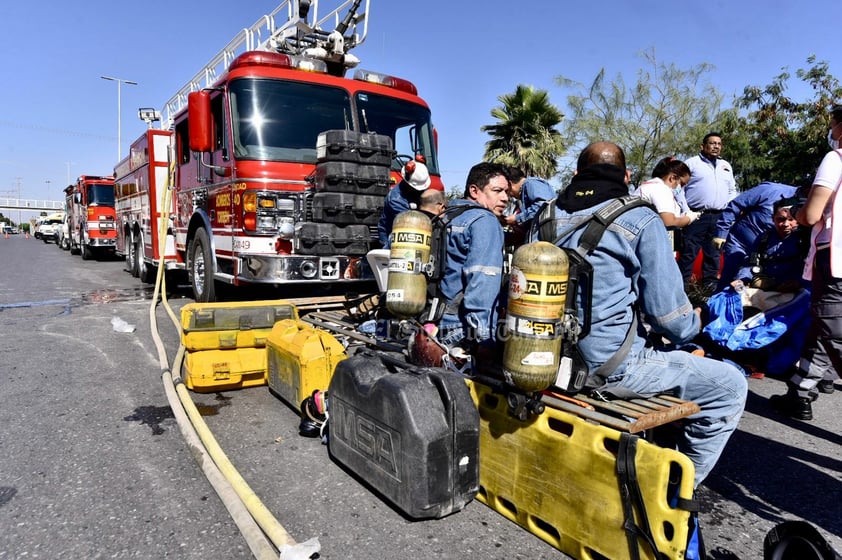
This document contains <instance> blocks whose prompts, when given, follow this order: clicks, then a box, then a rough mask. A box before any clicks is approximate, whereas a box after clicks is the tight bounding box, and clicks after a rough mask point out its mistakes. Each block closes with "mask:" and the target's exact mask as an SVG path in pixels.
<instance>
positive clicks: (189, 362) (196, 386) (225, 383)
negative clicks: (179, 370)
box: [182, 348, 266, 393]
mask: <svg viewBox="0 0 842 560" xmlns="http://www.w3.org/2000/svg"><path fill="white" fill-rule="evenodd" d="M183 370H184V375H183V376H182V377H183V378H184V383H185V384H186V385H187V388H188V389H191V390H193V391H196V392H197V393H211V392H214V391H227V390H230V389H242V388H244V387H256V386H258V385H266V348H232V349H229V350H200V351H198V352H187V353H186V354H185V356H184V367H183Z"/></svg>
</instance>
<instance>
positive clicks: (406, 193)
mask: <svg viewBox="0 0 842 560" xmlns="http://www.w3.org/2000/svg"><path fill="white" fill-rule="evenodd" d="M401 175H402V176H403V180H402V181H401V182H400V183H398V184H397V185H395V186H394V187H392V190H390V191H389V194H387V195H386V201H385V202H384V203H383V212H382V213H381V214H380V221H379V222H378V223H377V237H378V239H379V240H380V243H381V244H382V245H383V248H384V249H388V248H389V247H390V244H391V241H390V239H389V234H391V233H392V225H393V224H394V223H395V217H396V216H397V215H398V214H400V213H401V212H405V211H407V210H416V209H418V204H419V201H420V198H421V193H422V192H424V191H426V190H427V189H428V188H429V187H430V183H431V180H430V172H429V171H428V170H427V166H426V165H424V164H423V163H421V162H420V161H415V160H413V161H410V162H407V164H406V165H404V167H403V170H402V171H401Z"/></svg>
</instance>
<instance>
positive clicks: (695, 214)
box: [684, 210, 702, 227]
mask: <svg viewBox="0 0 842 560" xmlns="http://www.w3.org/2000/svg"><path fill="white" fill-rule="evenodd" d="M684 215H685V216H687V217H688V218H690V221H689V222H687V225H688V226H689V225H690V224H692V223H693V222H695V221H696V220H698V219H699V216H701V215H702V213H701V212H693V211H692V210H688V211H687V212H685V213H684ZM685 227H686V226H685Z"/></svg>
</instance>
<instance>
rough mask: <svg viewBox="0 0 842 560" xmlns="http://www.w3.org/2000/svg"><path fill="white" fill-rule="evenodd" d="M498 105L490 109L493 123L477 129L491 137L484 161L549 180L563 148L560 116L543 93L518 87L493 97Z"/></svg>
mask: <svg viewBox="0 0 842 560" xmlns="http://www.w3.org/2000/svg"><path fill="white" fill-rule="evenodd" d="M497 99H498V100H499V101H500V103H501V104H502V105H501V106H499V107H495V108H494V109H492V110H491V116H492V117H494V118H495V119H497V123H496V124H490V125H485V126H482V127H481V128H480V130H482V131H483V132H487V133H488V134H489V135H490V136H491V140H489V141H488V142H486V144H485V159H486V160H488V161H493V162H496V163H502V164H504V165H513V166H517V167H520V168H521V169H522V170H523V171H524V172H525V173H526V174H527V175H528V176H537V177H544V178H547V179H549V178H551V177H553V176H554V175H555V174H556V173H557V172H558V159H559V158H560V157H561V156H562V155H564V152H565V146H564V141H563V138H562V135H561V132H559V130H557V128H556V127H557V126H558V125H559V124H560V123H561V121H562V119H563V118H564V114H563V113H562V112H561V111H560V110H559V109H558V108H557V107H556V106H555V105H553V104H552V103H550V98H549V94H548V93H547V92H546V91H545V90H535V89H534V88H533V87H532V86H527V85H523V84H520V85H518V86H517V88H516V89H515V91H514V93H510V94H505V95H501V96H499V97H498V98H497Z"/></svg>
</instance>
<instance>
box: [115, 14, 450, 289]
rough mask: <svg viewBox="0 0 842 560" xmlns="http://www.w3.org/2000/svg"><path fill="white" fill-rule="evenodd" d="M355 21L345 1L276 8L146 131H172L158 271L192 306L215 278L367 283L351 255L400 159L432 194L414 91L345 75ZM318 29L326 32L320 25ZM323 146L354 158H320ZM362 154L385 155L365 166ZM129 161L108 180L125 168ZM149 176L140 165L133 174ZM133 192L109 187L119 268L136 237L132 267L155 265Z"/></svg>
mask: <svg viewBox="0 0 842 560" xmlns="http://www.w3.org/2000/svg"><path fill="white" fill-rule="evenodd" d="M368 12H369V0H347V1H344V2H341V4H340V5H339V6H338V7H336V8H335V9H333V10H330V11H328V12H327V13H320V12H319V1H318V0H310V1H309V2H304V1H300V0H286V1H284V2H283V3H282V4H281V5H280V6H278V8H276V9H275V11H273V12H272V13H271V14H269V15H267V16H264V17H263V18H261V19H260V20H259V21H258V22H257V23H255V24H254V25H253V26H252V27H250V28H247V29H244V30H243V31H242V32H241V33H240V34H239V35H238V36H237V37H236V38H235V39H234V40H232V41H231V42H230V43H229V44H228V45H227V46H226V47H225V50H223V51H222V52H220V53H218V54H217V55H216V56H215V57H214V58H213V59H212V60H211V62H210V63H209V64H208V65H207V66H206V67H205V68H203V69H202V70H201V71H200V72H199V73H198V74H197V75H196V76H195V77H194V78H193V79H192V80H190V82H189V83H188V85H186V86H184V87H183V88H182V89H181V90H180V91H179V92H178V93H177V94H176V95H175V96H174V97H173V98H172V99H171V100H170V101H169V102H167V103H166V105H165V107H164V110H163V111H162V112H161V115H162V118H161V120H160V122H161V124H160V127H161V128H162V129H163V130H166V131H172V137H171V144H170V158H171V159H170V161H171V162H172V163H173V166H174V171H173V187H174V201H173V207H172V210H173V218H172V220H173V221H172V224H171V231H172V234H173V238H174V239H173V248H174V256H173V257H174V258H173V259H172V261H171V262H168V264H167V266H171V267H179V268H184V269H186V271H187V273H188V276H189V278H190V282H191V284H192V288H193V292H194V297H195V299H196V300H197V301H203V302H204V301H213V300H214V299H216V283H219V282H223V283H227V284H233V285H241V284H252V283H261V284H273V285H286V284H296V283H305V282H306V283H312V282H320V283H346V282H347V283H352V282H359V281H361V280H365V279H368V278H371V275H370V271H368V270H367V267H366V263H365V255H366V253H367V252H368V251H369V250H370V249H374V248H377V244H376V239H377V235H376V225H377V220H378V219H379V215H380V208H381V207H382V204H383V198H384V197H385V195H386V194H387V193H388V190H389V188H390V186H392V185H393V184H394V183H395V182H397V181H398V180H399V178H400V175H399V172H400V169H401V167H402V165H403V163H405V162H406V161H407V160H409V159H419V160H422V159H423V161H425V162H426V164H427V167H428V169H429V172H430V175H431V179H432V187H433V188H436V189H440V190H441V189H443V184H442V182H441V176H440V173H439V164H438V156H437V153H436V133H435V131H434V128H433V125H432V120H431V116H430V109H429V107H428V105H427V104H426V102H424V101H423V100H422V99H421V98H420V97H418V95H417V90H416V88H415V86H414V85H413V84H412V83H410V82H408V81H406V80H403V79H400V78H396V77H393V76H388V75H384V74H379V73H375V72H370V71H364V70H356V71H355V73H354V74H353V77H346V76H345V74H346V72H347V71H348V70H349V69H350V68H352V67H354V66H355V65H356V64H357V62H358V60H357V58H356V57H355V56H354V55H352V54H350V52H349V51H350V50H351V49H352V48H353V47H355V46H357V45H359V44H360V43H362V42H363V40H364V39H365V35H366V32H367V28H368ZM327 24H331V25H332V26H333V29H332V30H331V31H324V30H323V29H322V27H323V26H325V25H327ZM147 134H148V133H147ZM346 140H347V142H346ZM138 142H145V143H146V144H147V145H150V146H151V145H152V141H151V139H148V140H143V139H141V140H139V141H138ZM355 142H358V143H360V144H359V145H355V144H354V143H355ZM136 145H137V143H136ZM337 145H338V146H339V147H340V150H339V151H342V152H344V153H345V154H346V155H348V154H350V155H351V156H354V157H359V158H360V160H359V161H356V162H354V161H325V160H330V157H324V156H325V153H326V152H331V151H332V148H333V147H336V146H337ZM343 145H344V146H343ZM360 146H369V147H371V148H372V149H371V150H366V149H363V148H360ZM343 148H347V149H343ZM155 151H156V152H158V149H157V147H156V148H155ZM370 153H375V155H380V156H382V155H383V154H388V156H387V157H385V158H381V159H379V160H377V159H374V160H372V162H373V163H371V164H369V162H368V161H365V158H366V157H367V156H368V155H369V154H370ZM338 159H340V160H342V159H343V157H341V156H340V157H338ZM350 159H352V160H353V158H350ZM131 160H132V156H130V157H129V158H128V160H124V162H121V164H120V165H119V166H118V169H117V173H118V175H123V176H124V177H125V176H126V175H127V174H128V173H131V172H132V169H133V163H132V161H131ZM150 161H151V156H150ZM124 164H126V165H124ZM134 169H136V168H134ZM153 169H158V167H157V165H152V164H149V165H148V166H147V167H146V174H147V176H151V175H152V174H153V171H152V170H153ZM138 181H139V179H131V180H128V179H126V180H125V183H126V184H128V183H138ZM118 182H120V183H121V185H122V184H123V179H120V180H119V181H118ZM154 183H155V185H156V186H157V188H158V189H160V186H161V182H160V180H156V181H154ZM147 184H148V185H149V188H148V189H147V190H146V194H144V195H143V196H145V197H147V199H148V200H147V201H146V203H144V202H137V201H135V202H130V201H128V200H127V199H126V200H125V201H124V195H123V193H124V192H128V191H124V190H121V189H118V197H119V200H120V205H121V209H122V208H123V206H124V205H125V207H127V208H128V207H131V208H134V207H135V206H136V207H137V208H139V213H138V214H137V216H136V217H132V218H131V219H129V218H128V217H127V218H126V221H122V220H123V218H121V232H122V235H123V241H122V242H121V243H122V244H121V249H120V250H121V252H122V253H124V254H126V255H129V257H128V259H129V261H130V266H131V262H134V261H133V260H132V259H133V257H131V256H130V255H131V250H130V248H131V247H132V246H133V245H134V246H136V243H137V240H138V237H137V236H140V239H141V240H142V245H143V247H144V250H143V255H144V261H145V262H147V264H149V265H150V266H157V265H158V264H159V262H160V261H159V257H158V256H157V255H155V254H154V250H155V244H154V243H151V240H152V239H154V237H153V235H154V234H153V233H152V231H151V229H148V228H149V226H148V225H144V224H151V225H154V224H155V220H154V219H153V218H152V216H157V214H155V213H154V211H153V208H154V205H153V203H152V202H151V200H152V199H156V200H160V194H161V193H160V192H153V191H154V189H153V188H152V186H153V181H152V180H151V179H149V180H148V181H147ZM128 190H129V191H130V190H131V188H129V189H128ZM137 191H138V194H139V193H140V191H141V189H140V187H138V188H137ZM144 208H148V209H149V210H148V211H146V210H144ZM121 211H122V210H121ZM144 212H146V213H145V214H144ZM135 224H137V227H136V226H135ZM126 232H132V236H133V237H132V238H133V239H134V240H135V241H134V242H132V241H131V238H130V236H129V235H128V234H127V233H126ZM134 232H138V233H134ZM146 232H148V236H146ZM150 243H151V244H150ZM138 253H139V252H138ZM168 258H169V257H168Z"/></svg>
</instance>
